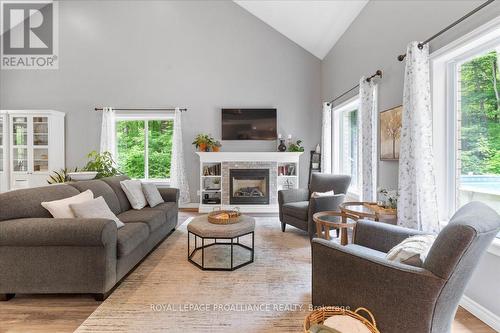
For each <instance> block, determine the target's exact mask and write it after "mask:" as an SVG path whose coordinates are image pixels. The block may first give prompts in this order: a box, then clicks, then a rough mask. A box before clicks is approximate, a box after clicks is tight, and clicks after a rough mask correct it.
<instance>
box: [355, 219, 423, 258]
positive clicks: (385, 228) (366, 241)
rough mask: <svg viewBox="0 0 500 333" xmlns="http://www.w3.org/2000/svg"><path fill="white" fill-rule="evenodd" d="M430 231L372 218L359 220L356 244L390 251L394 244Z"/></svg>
mask: <svg viewBox="0 0 500 333" xmlns="http://www.w3.org/2000/svg"><path fill="white" fill-rule="evenodd" d="M427 234H428V233H425V232H422V231H418V230H414V229H408V228H403V227H400V226H395V225H392V224H387V223H384V222H377V221H371V220H359V221H358V223H357V224H356V232H355V234H354V244H357V245H361V246H364V247H369V248H371V249H374V250H377V251H381V252H389V250H390V249H392V248H393V247H394V246H396V245H398V244H399V243H401V242H402V241H403V240H405V239H406V238H408V237H411V236H416V235H427Z"/></svg>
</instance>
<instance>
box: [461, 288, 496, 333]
mask: <svg viewBox="0 0 500 333" xmlns="http://www.w3.org/2000/svg"><path fill="white" fill-rule="evenodd" d="M460 306H461V307H463V308H464V309H465V310H467V311H469V312H470V313H472V314H473V315H474V316H476V317H477V318H479V320H481V321H482V322H484V323H485V324H486V325H488V326H490V327H491V328H493V329H494V330H495V331H497V332H500V317H499V316H497V315H496V314H494V313H493V312H491V311H490V310H488V309H486V308H485V307H484V306H482V305H480V304H479V303H477V302H475V301H473V300H472V299H470V298H469V297H467V296H463V297H462V300H461V301H460Z"/></svg>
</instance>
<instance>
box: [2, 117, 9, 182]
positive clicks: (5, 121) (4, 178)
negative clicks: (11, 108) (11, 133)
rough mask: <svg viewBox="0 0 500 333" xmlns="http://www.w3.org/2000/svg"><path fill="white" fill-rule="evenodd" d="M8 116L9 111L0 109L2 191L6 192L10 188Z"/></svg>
mask: <svg viewBox="0 0 500 333" xmlns="http://www.w3.org/2000/svg"><path fill="white" fill-rule="evenodd" d="M8 119H9V118H8V116H7V112H5V111H3V110H0V192H5V191H7V189H8V188H9V178H8V166H9V165H8V156H9V155H8V153H9V149H8V148H7V147H8V145H7V142H8V141H9V137H8V128H9V125H8Z"/></svg>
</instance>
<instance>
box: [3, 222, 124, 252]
mask: <svg viewBox="0 0 500 333" xmlns="http://www.w3.org/2000/svg"><path fill="white" fill-rule="evenodd" d="M116 237H117V228H116V223H115V222H114V221H112V220H108V219H80V218H78V219H71V218H70V219H67V218H64V219H55V218H25V219H15V220H7V221H1V222H0V246H16V247H30V246H102V247H105V246H107V245H113V246H114V245H115V244H116Z"/></svg>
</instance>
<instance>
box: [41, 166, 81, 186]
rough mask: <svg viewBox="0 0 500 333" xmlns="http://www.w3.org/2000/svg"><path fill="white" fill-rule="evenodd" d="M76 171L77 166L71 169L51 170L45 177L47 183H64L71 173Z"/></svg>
mask: <svg viewBox="0 0 500 333" xmlns="http://www.w3.org/2000/svg"><path fill="white" fill-rule="evenodd" d="M75 172H78V168H75V169H74V170H73V171H71V170H69V169H67V168H64V169H61V170H59V171H53V174H52V175H49V178H48V179H47V183H49V184H59V183H66V182H69V181H70V180H71V176H70V175H71V174H72V173H75Z"/></svg>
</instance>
